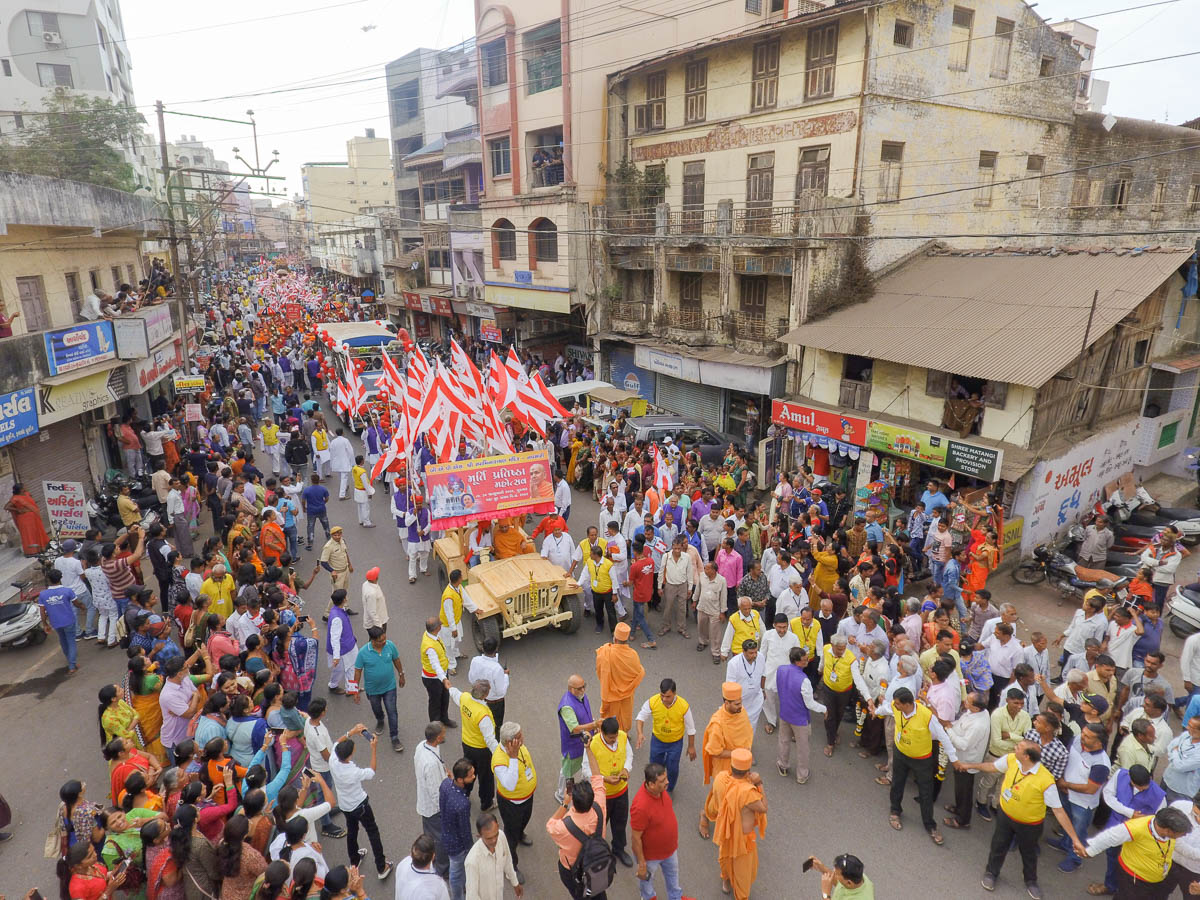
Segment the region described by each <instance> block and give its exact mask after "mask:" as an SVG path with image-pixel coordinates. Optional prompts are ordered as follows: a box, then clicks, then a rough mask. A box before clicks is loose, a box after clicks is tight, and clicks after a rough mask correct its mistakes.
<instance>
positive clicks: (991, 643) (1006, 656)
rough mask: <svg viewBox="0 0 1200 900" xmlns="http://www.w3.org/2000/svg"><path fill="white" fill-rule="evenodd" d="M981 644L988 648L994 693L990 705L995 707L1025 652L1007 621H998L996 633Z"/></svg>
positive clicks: (1022, 659) (998, 703)
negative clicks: (1014, 667)
mask: <svg viewBox="0 0 1200 900" xmlns="http://www.w3.org/2000/svg"><path fill="white" fill-rule="evenodd" d="M981 645H982V646H983V647H986V648H987V658H988V665H989V666H991V669H992V678H993V681H992V694H991V698H990V700H989V702H988V706H989V707H991V708H992V709H995V708H996V707H997V706H999V705H1000V698H1001V697H1002V696H1004V688H1005V687H1007V686H1008V683H1009V681H1011V680H1012V674H1013V666H1015V665H1016V664H1017V663H1019V662H1023V661H1024V659H1025V652H1024V648H1023V647H1022V646H1021V642H1020V641H1018V640H1017V639H1016V638H1015V637H1013V628H1012V626H1011V625H1009V624H1008V623H1007V622H999V623H997V624H996V631H995V633H994V634H992V635H989V636H988V638H987V640H985V641H981Z"/></svg>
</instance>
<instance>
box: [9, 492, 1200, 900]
mask: <svg viewBox="0 0 1200 900" xmlns="http://www.w3.org/2000/svg"><path fill="white" fill-rule="evenodd" d="M388 499H389V498H388V497H387V496H385V495H384V494H383V493H382V492H379V493H378V494H377V495H376V497H375V499H374V501H373V502H374V521H375V522H376V523H377V524H378V525H379V527H378V528H375V529H373V530H364V529H360V528H359V527H358V526H357V524H356V520H355V515H354V508H353V505H352V503H351V502H350V501H346V502H345V503H338V502H337V501H336V500H334V501H332V503H331V519H332V520H333V521H334V522H335V523H340V524H342V525H344V526H345V527H346V531H347V537H348V540H349V544H350V551H351V557H352V559H353V560H354V563H355V569H356V577H357V578H361V573H363V572H365V571H366V569H367V568H369V567H370V566H371V565H380V566H381V567H382V568H383V576H382V578H381V584H382V585H383V586H384V589H385V592H386V594H387V597H388V603H389V608H390V612H391V617H392V623H393V625H392V627H391V629H390V630H391V631H392V634H393V635H394V639H395V640H396V641H397V643H398V645H399V647H400V651H401V654H402V656H403V659H404V662H405V666H406V670H407V672H408V673H410V680H409V684H408V687H407V688H405V689H404V690H402V691H401V692H400V699H399V707H400V715H401V719H402V725H401V737H402V739H403V740H404V743H405V744H406V745H407V747H408V748H409V749H408V751H407V752H405V753H403V754H395V753H393V752H392V751H391V750H390V749H385V748H384V747H383V746H382V745H381V749H380V754H381V758H380V764H379V778H378V779H377V780H376V781H375V782H374V784H373V785H372V787H371V796H372V802H373V806H374V808H375V811H376V815H377V817H378V819H379V822H380V827H381V830H382V832H383V836H384V841H385V845H386V847H387V850H388V853H389V855H390V856H391V857H392V858H393V859H395V860H400V859H401V858H403V857H404V856H405V855H407V853H408V848H409V846H410V844H411V842H412V840H413V839H414V837H415V836H416V835H417V834H418V833H419V820H418V819H417V816H416V813H415V810H414V803H415V789H414V778H413V766H412V752H411V751H412V748H413V747H414V746H415V745H416V743H417V742H418V741H419V740H420V739H421V730H422V728H423V725H424V723H425V692H424V691H423V690H422V689H421V686H420V684H419V681H418V679H417V678H416V677H415V675H414V674H412V673H416V671H417V668H418V662H417V658H418V651H417V646H418V640H419V636H420V633H421V630H422V627H423V624H422V623H423V621H424V619H425V618H426V617H427V616H428V615H430V614H431V613H432V612H434V611H435V610H436V606H437V598H438V591H437V588H436V579H435V578H434V577H430V578H428V579H421V580H419V581H418V583H417V584H415V585H411V586H410V585H409V584H408V581H407V578H406V577H405V572H404V565H405V561H404V556H403V553H402V551H401V549H400V545H399V542H398V539H397V536H396V532H395V530H394V529H393V528H392V527H390V524H389V519H388V516H387V512H386V510H387V503H388ZM597 511H598V508H597V506H596V505H595V504H594V503H593V502H591V499H590V497H585V496H584V495H582V494H579V493H577V494H576V497H575V503H574V508H573V514H572V517H571V526H572V528H571V531H572V534H573V535H574V536H575V537H576V538H577V539H578V537H579V536H580V535H581V534H582V532H583V530H584V528H585V527H586V525H587V524H588V523H589V522H591V521H594V519H595V516H596V513H597ZM314 556H315V554H307V555H305V556H304V558H303V560H302V564H301V566H300V569H301V571H305V566H308V567H311V566H312V565H313V558H314ZM1198 562H1200V554H1198V555H1197V556H1193V557H1192V559H1190V560H1188V561H1186V562H1185V568H1186V571H1187V573H1188V574H1189V575H1190V574H1191V573H1192V572H1194V571H1195V570H1196V569H1197V568H1198V565H1197V563H1198ZM1189 563H1190V567H1189ZM322 582H323V579H322ZM359 584H360V582H358V581H355V582H354V584H353V587H354V590H353V592H352V595H351V596H352V602H353V605H355V606H357V605H358V596H357V592H358V585H359ZM993 587H994V588H995V591H994V593H995V595H996V600H1012V601H1014V602H1017V603H1019V604H1020V606H1021V609H1022V614H1023V617H1024V625H1023V631H1022V635H1024V634H1026V633H1027V631H1028V630H1032V629H1035V628H1042V629H1045V630H1048V631H1051V630H1053V629H1055V628H1060V627H1061V623H1062V622H1063V621H1064V620H1065V618H1066V617H1067V616H1068V615H1069V612H1070V609H1069V607H1067V606H1060V605H1058V603H1057V602H1056V599H1055V597H1054V596H1053V595H1052V594H1051V593H1050V592H1049V591H1047V590H1045V589H1044V588H1033V589H1028V588H1022V587H1020V586H1018V585H1016V584H1015V583H1013V582H1012V581H1011V580H1010V579H1009V578H1007V577H1006V576H1004V575H1001V576H1000V577H999V578H997V579H996V582H995V584H994V585H993ZM309 599H310V603H316V602H320V603H323V602H324V600H325V596H324V594H322V593H318V592H317V591H316V585H314V590H313V591H312V592H311V593H310V595H309ZM651 621H652V623H654V622H656V621H657V618H656V614H654V613H652V614H651ZM1053 633H1057V632H1053ZM605 637H607V635H605ZM599 638H600V636H599V635H596V634H595V633H594V632H593V628H592V624H591V621H590V620H588V621H587V622H585V625H584V627H583V628H581V629H580V631H579V632H578V633H577V634H575V635H572V636H564V635H561V634H558V633H555V632H549V633H540V634H536V635H534V636H531V637H529V638H527V639H525V640H522V641H519V642H506V643H505V644H504V646H503V648H502V650H501V658H502V660H503V661H504V662H505V663H506V664H508V665H509V666H510V667H511V669H512V673H513V677H512V688H511V690H510V693H509V696H508V704H507V716H508V717H509V718H510V719H514V720H516V721H518V722H520V723H521V724H522V726H523V727H524V731H525V736H526V741H527V743H528V744H529V746H530V748H531V749H532V752H533V757H534V761H535V764H536V765H537V766H538V769H539V773H540V776H541V787H540V788H539V790H538V793H537V796H536V798H535V801H534V802H535V808H534V816H533V825H532V828H531V834H532V836H533V839H534V846H533V847H532V848H526V849H524V850H523V852H522V866H521V868H522V870H523V871H524V873H525V875H526V877H527V891H526V896H530V897H534V898H551V897H560V896H562V893H563V892H562V888H561V885H560V884H559V883H558V879H557V874H556V871H555V862H554V859H555V858H554V854H553V847H552V844H551V842H550V840H549V838H548V837H547V836H546V835H545V833H544V831H543V830H542V824H543V823H544V822H545V820H546V819H547V817H548V816H549V815H550V814H551V813H552V812H553V810H554V807H555V804H554V799H553V796H552V793H553V783H554V778H555V762H556V758H557V754H558V734H557V727H556V725H555V721H554V708H555V706H556V703H557V700H558V698H559V696H560V695H561V694H562V692H563V690H564V686H565V683H566V680H567V677H568V676H569V675H570V674H571V673H573V672H580V673H582V674H583V675H584V677H585V678H587V679H588V681H589V688H590V691H591V697H592V702H593V706H594V708H598V704H599V696H598V692H597V689H596V684H595V681H596V679H595V670H594V650H595V647H596V646H597V645H598V644H599V643H600V640H599ZM694 646H695V642H694V641H691V640H688V641H685V640H683V639H682V638H680V637H678V636H677V635H676V636H672V637H669V638H667V639H665V640H664V641H663V643H662V644H660V648H659V649H658V650H657V651H648V650H645V651H640V652H641V655H642V660H643V663H644V664H645V666H646V669H647V676H646V680H645V682H644V684H643V689H642V690H640V691H639V692H638V696H637V702H638V703H639V704H640V703H641V701H642V700H643V699H644V698H645V697H646V696H648V695H649V694H650V693H652V692H653V691H654V690H655V689H656V687H657V683H658V681H659V679H660V678H662V677H664V676H671V677H673V678H675V679H676V680H677V682H678V683H679V686H680V691H681V693H682V694H683V695H684V696H686V697H687V698H688V700H689V701H690V702H691V703H692V707H693V709H694V711H695V718H696V723H697V726H698V727H699V728H700V729H701V730H702V729H703V727H704V724H705V723H706V722H707V720H708V717H709V716H710V715H711V713H712V711H713V710H714V709H715V708H716V705H717V703H718V702H719V685H720V682H721V680H722V675H721V672H722V670H721V669H719V668H717V667H715V666H713V665H711V664H710V663H709V660H708V654H707V653H703V654H701V653H697V652H695V650H694ZM1166 649H1167V650H1168V652H1170V653H1172V655H1174V656H1175V657H1176V660H1177V654H1178V649H1179V642H1178V641H1176V640H1175V639H1174V638H1169V639H1168V642H1167V648H1166ZM1176 660H1172V661H1171V662H1169V663H1168V669H1169V670H1170V671H1171V673H1172V675H1173V676H1175V677H1177V676H1178V665H1177V661H1176ZM121 664H122V660H121V659H120V658H118V657H117V656H116V655H115V654H114V653H113V652H111V651H101V650H99V649H97V648H96V646H95V644H94V643H89V644H88V645H86V646H84V647H83V648H82V649H81V653H80V665H81V670H80V673H79V674H78V675H77V676H75V677H74V678H70V679H68V678H67V677H66V669H65V665H64V663H63V659H62V656H61V654H60V653H59V651H58V649H57V646H56V645H53V644H50V643H46V644H43V645H42V646H41V647H36V648H27V649H23V650H17V651H8V652H5V653H3V654H0V727H2V728H3V730H4V733H5V739H4V740H0V793H3V794H4V795H5V796H6V798H7V799H8V801H9V803H10V804H11V805H12V807H13V809H14V814H15V823H14V825H13V830H14V831H15V832H16V837H15V839H14V840H13V841H11V842H10V843H8V844H5V845H3V847H0V894H2V895H6V896H8V897H9V898H13V897H21V896H23V895H24V893H25V892H26V891H27V890H28V889H29V887H30V886H32V885H35V884H36V885H39V886H40V887H41V890H42V893H43V895H45V896H47V897H50V896H52V895H53V893H54V891H55V890H56V888H55V885H54V883H53V876H52V874H51V873H52V867H51V864H50V863H49V862H48V861H45V860H43V859H42V857H41V847H42V841H43V838H44V837H45V834H46V832H47V830H48V828H49V826H50V822H51V818H52V816H53V810H54V807H55V804H56V800H57V798H56V792H57V788H58V785H59V784H61V783H62V782H63V781H64V780H66V779H67V778H71V777H76V778H81V779H84V780H85V781H87V782H88V783H89V785H90V786H91V791H90V794H89V796H91V797H92V798H93V799H99V798H100V797H102V796H103V793H104V788H103V785H104V784H106V781H107V779H106V776H105V772H106V769H105V765H104V763H103V760H102V758H101V756H100V752H99V751H100V747H99V740H100V738H99V736H98V733H97V724H96V691H97V690H98V689H99V687H100V686H102V685H103V684H104V683H105V682H106V681H115V680H117V679H118V678H119V676H120V673H121V672H122V665H121ZM465 673H466V666H465V665H464V666H463V667H462V668H461V669H460V674H459V676H458V678H457V679H456V682H457V683H458V686H459V687H462V688H465V687H466V679H465ZM325 681H326V677H325V669H324V666H322V672H321V677H320V678H319V679H318V689H317V693H324V690H325V689H324V683H325ZM331 707H332V708H331V713H330V715H331V726H330V727H331V731H336V730H340V729H344V728H347V727H348V726H350V725H352V724H353V723H355V722H358V721H366V722H367V723H368V724H370V711H369V708H368V707H367V706H366V704H365V703H364V704H363V705H362V706H361V707H356V706H355V705H354V704H353V703H352V702H351V701H350V700H348V699H346V698H344V697H335V698H334V699H333V702H332V704H331ZM814 730H815V731H819V726H818V728H817V729H814ZM843 734H845V735H846V738H844V740H848V738H849V732H848V731H847V730H844V731H843ZM456 737H457V732H453V733H452V740H453V738H456ZM813 743H814V751H815V752H814V756H813V760H814V761H813V778H812V780H811V781H810V782H809V783H808V784H807V785H805V786H803V787H801V786H798V785H796V783H795V782H794V780H791V779H784V778H781V777H780V776H779V775H778V773H777V772H776V771H775V767H774V765H773V760H774V738H773V737H768V736H767V735H766V734H765V733H764V732H762V731H761V730H760V731H759V733H758V736H757V739H756V751H757V753H758V756H759V766H760V770H761V771H762V774H763V777H764V780H765V783H766V787H767V797H768V800H769V803H770V815H769V823H768V828H767V836H766V839H765V840H762V841H761V842H760V868H759V879H758V883H757V886H756V889H755V896H756V897H760V898H762V897H818V896H820V894H819V890H818V882H817V879H816V877H815V876H814V875H812V874H809V875H802V874H801V871H800V866H801V863H802V861H803V860H804V859H805V858H806V857H807V856H809V855H812V854H815V855H817V856H819V857H821V858H822V859H824V860H826V861H830V860H831V859H832V858H833V857H834V856H835V855H837V854H838V853H843V852H853V853H856V854H858V855H859V856H860V857H862V858H863V860H864V861H865V863H866V866H867V872H868V874H869V875H870V876H871V877H872V878H873V879H874V880H875V882H876V884H877V892H878V893H877V895H878V896H879V897H889V898H918V897H926V896H928V894H929V892H930V889H931V887H932V888H933V889H934V890H941V891H947V890H948V891H949V894H950V896H954V897H972V896H984V892H983V890H982V889H981V888H980V887H979V886H978V883H979V875H980V873H981V871H982V868H983V864H984V862H985V859H986V853H987V844H988V840H989V837H990V828H988V827H986V825H985V824H984V823H980V822H978V821H977V822H976V824H975V825H974V827H973V828H972V829H971V830H970V831H969V832H965V833H963V832H951V831H948V830H947V831H946V832H945V835H946V843H945V845H944V846H943V847H940V848H939V847H935V846H934V845H933V844H932V843H931V842H930V841H929V839H928V837H927V836H926V835H925V833H924V831H923V830H922V829H921V827H920V821H919V814H918V811H917V808H916V803H915V801H913V800H911V799H909V800H906V805H905V819H904V821H905V828H904V830H903V831H902V832H900V833H896V832H894V831H892V830H891V828H890V827H889V826H888V823H887V812H888V810H887V797H886V789H884V788H882V787H878V786H877V785H875V784H874V776H875V774H876V772H875V770H874V769H873V767H872V766H871V765H870V764H869V763H867V762H864V761H862V760H860V759H859V758H858V757H857V755H856V754H855V753H854V752H853V751H850V750H847V749H841V748H839V752H838V754H837V755H836V756H835V757H834V758H833V759H832V760H827V759H825V757H824V756H822V755H821V754H820V752H819V750H817V749H816V748H817V747H819V745H820V740H819V739H818V738H817V737H815V736H814V740H813ZM456 749H457V745H456V744H450V745H448V746H447V748H446V752H445V754H444V755H445V756H446V758H447V759H448V760H449V761H453V759H454V758H456V755H457V754H456V753H455V750H456ZM361 751H362V748H360V755H361ZM647 752H648V751H647V750H646V749H643V750H642V751H640V752H638V753H636V754H635V758H636V765H635V768H640V765H641V764H642V763H644V762H645V761H646V760H647ZM701 780H702V779H701V769H700V763H699V761H697V762H695V763H688V762H687V760H686V757H685V759H684V761H683V771H682V774H681V778H680V784H679V787H678V788H677V790H676V792H675V798H674V799H675V806H676V811H677V814H678V817H679V821H680V853H681V860H682V863H683V872H684V887H685V891H686V893H687V894H688V895H689V896H694V897H697V898H701V900H710V898H719V897H721V896H722V895H721V893H720V883H719V876H718V868H717V861H716V851H715V848H714V846H713V845H712V844H711V843H708V842H705V841H702V840H701V839H700V837H699V836H698V835H697V834H696V829H695V823H696V817H697V815H698V812H699V809H700V805H701V803H702V802H703V798H704V794H705V789H704V786H703V785H702V783H701ZM631 781H633V782H635V783H637V782H640V779H638V778H636V776H635V779H631ZM949 793H950V792H949V791H947V793H946V794H945V795H944V796H943V800H944V799H945V798H946V796H947V795H948V794H949ZM913 796H915V791H912V792H910V798H911V797H913ZM940 815H941V813H940V804H939V818H940ZM325 849H326V856H327V858H328V859H329V861H330V862H331V863H333V864H337V863H338V862H343V861H345V857H346V853H345V848H344V844H343V843H342V842H334V841H326V847H325ZM1057 860H1058V854H1056V853H1055V852H1053V851H1047V852H1046V853H1045V854H1043V865H1042V886H1043V888H1044V890H1045V893H1046V896H1047V897H1056V898H1057V897H1069V896H1082V895H1083V894H1084V892H1085V890H1086V886H1087V882H1088V881H1090V880H1092V879H1093V878H1098V877H1101V876H1102V873H1103V870H1102V864H1101V863H1099V862H1091V863H1089V864H1088V865H1087V866H1085V868H1084V870H1083V871H1082V872H1079V873H1076V874H1074V875H1072V876H1063V875H1061V874H1060V873H1058V872H1057V871H1056V870H1055V868H1054V866H1055V865H1056V863H1057ZM367 887H368V891H370V892H371V895H372V896H373V897H374V898H375V900H379V898H381V897H385V896H389V897H390V896H391V895H392V893H393V889H392V888H391V886H390V883H389V884H387V885H384V886H380V885H378V884H376V883H375V877H374V875H373V874H371V875H370V876H368V883H367ZM660 889H661V885H660ZM609 896H610V897H611V898H613V900H625V898H634V897H637V886H636V880H635V879H634V877H633V875H632V873H631V872H629V871H627V870H625V869H623V868H619V870H618V881H617V884H616V886H615V887H614V889H613V890H612V891H610V892H609ZM994 896H996V897H1005V898H1014V897H1023V896H1025V892H1024V890H1023V889H1021V885H1020V869H1019V861H1018V860H1017V859H1016V858H1015V856H1014V858H1012V859H1010V860H1009V862H1008V864H1007V865H1006V867H1005V870H1004V872H1003V874H1002V879H1001V883H1000V887H999V889H998V890H997V891H996V893H995V895H994Z"/></svg>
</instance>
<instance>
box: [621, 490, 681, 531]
mask: <svg viewBox="0 0 1200 900" xmlns="http://www.w3.org/2000/svg"><path fill="white" fill-rule="evenodd" d="M649 511H650V510H648V509H646V500H645V497H644V495H643V494H641V493H637V494H634V495H633V506H631V507H629V509H627V510H625V519H624V520H623V521H622V522H621V534H623V535H624V536H625V540H627V541H630V542H632V541H633V536H634V533H635V532H636V531H637V530H638V529H639V528H641V527H643V526H644V525H645V521H646V513H648V512H649ZM654 524H656V525H657V524H658V522H655V523H654ZM675 524H676V525H678V524H679V523H678V522H676V523H675Z"/></svg>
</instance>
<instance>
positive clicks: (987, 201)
mask: <svg viewBox="0 0 1200 900" xmlns="http://www.w3.org/2000/svg"><path fill="white" fill-rule="evenodd" d="M998 156H999V154H997V153H995V152H994V151H991V150H981V151H980V152H979V170H978V174H977V176H976V182H977V183H978V184H979V190H977V191H976V192H975V205H976V206H991V205H992V185H993V184H995V182H996V159H997V157H998Z"/></svg>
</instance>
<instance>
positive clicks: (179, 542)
mask: <svg viewBox="0 0 1200 900" xmlns="http://www.w3.org/2000/svg"><path fill="white" fill-rule="evenodd" d="M170 484H171V489H170V490H169V491H168V492H167V522H168V523H170V525H171V533H172V535H173V536H174V538H175V549H176V550H178V551H179V553H180V555H182V556H186V557H191V555H192V552H193V551H192V524H191V522H190V521H189V520H188V515H187V511H186V510H185V509H184V506H183V490H182V486H181V485H180V483H179V479H178V478H172V479H171V482H170Z"/></svg>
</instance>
